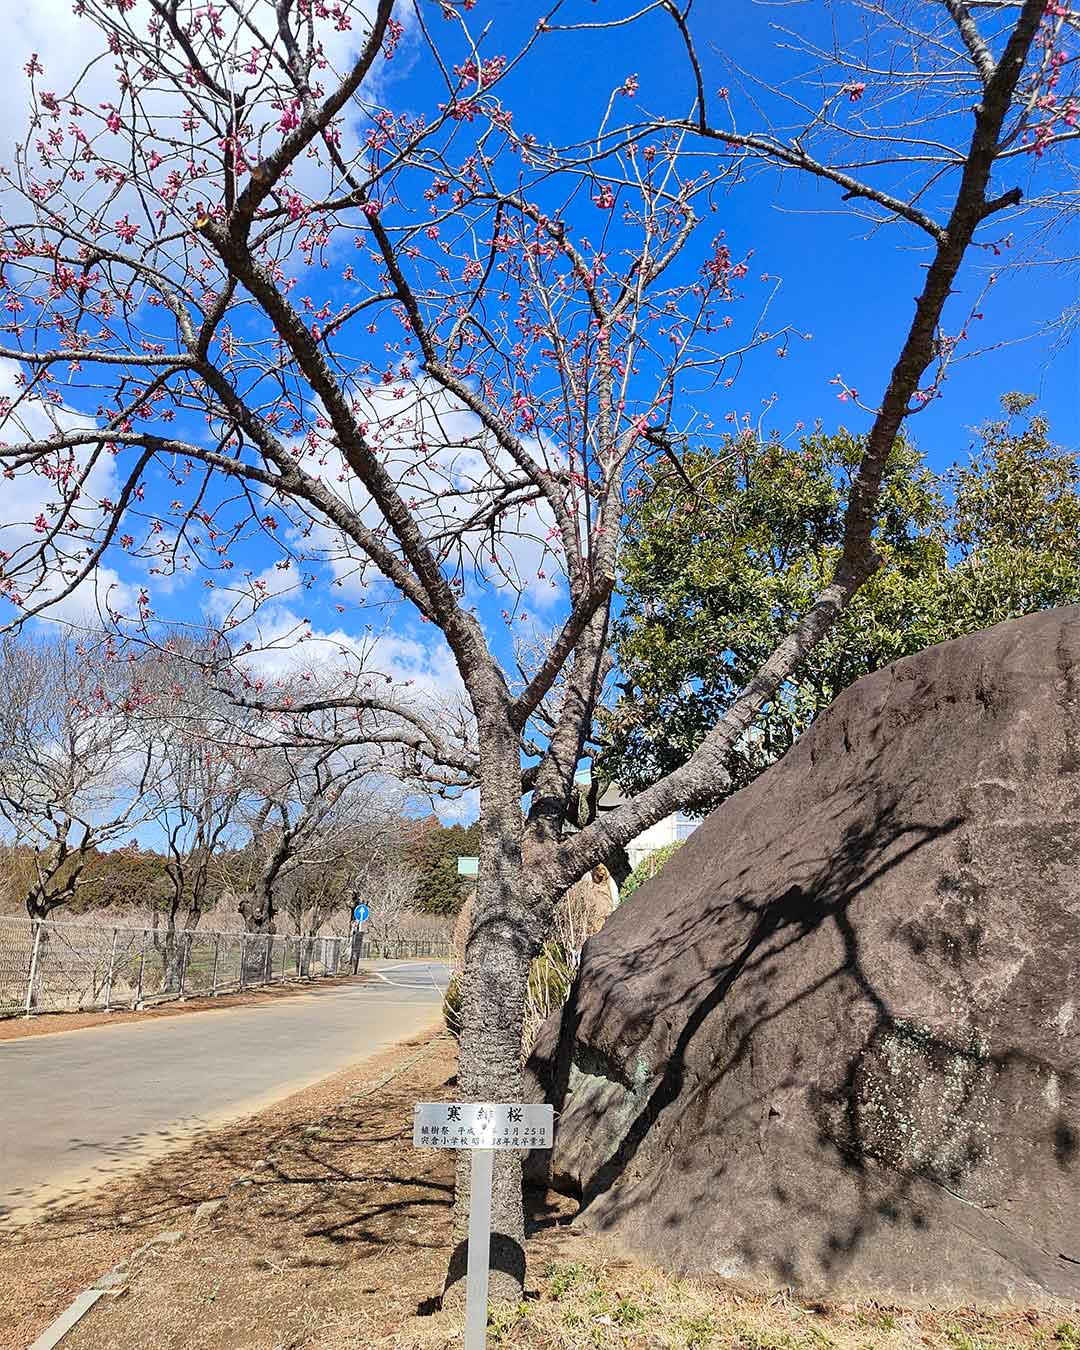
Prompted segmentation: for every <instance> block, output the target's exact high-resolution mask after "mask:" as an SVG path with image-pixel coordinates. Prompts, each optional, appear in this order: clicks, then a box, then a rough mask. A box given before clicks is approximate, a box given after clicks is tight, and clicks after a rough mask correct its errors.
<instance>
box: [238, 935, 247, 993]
mask: <svg viewBox="0 0 1080 1350" xmlns="http://www.w3.org/2000/svg"><path fill="white" fill-rule="evenodd" d="M247 936H248V935H247V934H246V933H241V934H240V988H241V989H243V987H244V967H245V965H246V964H247V963H246V962H245V960H244V956H245V952H244V943H245V942H246V941H247Z"/></svg>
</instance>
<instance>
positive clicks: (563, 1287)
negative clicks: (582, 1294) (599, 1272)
mask: <svg viewBox="0 0 1080 1350" xmlns="http://www.w3.org/2000/svg"><path fill="white" fill-rule="evenodd" d="M544 1278H545V1279H546V1280H547V1281H548V1292H549V1293H550V1294H551V1297H552V1298H562V1296H563V1294H565V1293H567V1292H568V1291H569V1290H571V1289H573V1288H575V1287H576V1286H577V1285H579V1284H581V1282H582V1280H584V1279H585V1267H584V1266H580V1265H553V1266H548V1268H547V1270H545V1271H544Z"/></svg>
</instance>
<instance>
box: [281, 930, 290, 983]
mask: <svg viewBox="0 0 1080 1350" xmlns="http://www.w3.org/2000/svg"><path fill="white" fill-rule="evenodd" d="M288 959H289V939H288V936H287V935H286V936H285V937H283V938H282V939H281V983H282V984H284V983H285V963H286V962H287V961H288Z"/></svg>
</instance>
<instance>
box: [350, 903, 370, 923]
mask: <svg viewBox="0 0 1080 1350" xmlns="http://www.w3.org/2000/svg"><path fill="white" fill-rule="evenodd" d="M370 914H371V910H370V909H368V907H367V905H357V906H356V908H355V909H354V910H353V912H352V916H353V918H354V919H355V920H356V922H357V923H366V922H367V919H368V917H369V916H370Z"/></svg>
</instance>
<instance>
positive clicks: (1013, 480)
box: [599, 394, 1080, 792]
mask: <svg viewBox="0 0 1080 1350" xmlns="http://www.w3.org/2000/svg"><path fill="white" fill-rule="evenodd" d="M1033 403H1034V400H1033V399H1032V398H1030V397H1028V396H1026V395H1020V394H1007V395H1005V397H1004V398H1003V399H1002V406H1003V416H1002V417H1001V418H999V419H998V420H995V421H992V422H989V423H988V424H986V425H985V426H984V427H983V428H982V429H981V433H980V443H979V446H978V448H977V449H976V451H975V452H974V454H973V455H972V456H971V457H970V458H969V460H968V461H967V462H965V463H962V464H957V465H956V466H954V467H953V468H952V469H951V470H949V471H948V472H946V473H944V474H942V475H936V474H934V473H932V472H931V471H930V469H929V468H928V467H927V466H926V465H925V463H924V462H923V460H922V457H921V455H920V454H919V452H918V451H917V450H916V449H915V448H914V447H913V446H912V445H911V444H910V443H908V442H906V441H903V440H898V441H897V442H896V444H895V445H894V447H893V451H892V455H891V457H890V460H889V463H888V465H887V468H886V473H885V480H884V486H883V489H882V493H881V498H880V501H879V531H878V534H877V537H876V544H877V548H878V551H879V553H880V554H881V556H882V558H883V560H884V563H885V566H884V567H883V568H882V569H881V570H879V571H878V572H877V573H876V574H875V575H874V576H873V577H872V578H871V579H870V581H869V582H868V583H867V584H866V585H865V586H864V587H863V588H862V590H861V591H860V592H859V593H858V594H857V595H856V597H855V599H854V600H853V601H852V603H851V605H850V606H849V607H848V609H847V610H846V611H845V613H844V615H843V616H842V618H841V619H840V621H839V623H838V624H837V625H836V626H835V627H834V628H833V629H832V631H831V632H830V633H829V635H828V636H827V637H826V638H825V639H824V641H822V642H821V643H820V644H819V645H818V646H817V647H815V648H814V650H813V651H812V652H811V654H810V656H809V657H808V659H807V660H806V662H805V663H804V665H803V667H802V668H801V669H800V670H799V671H797V672H796V675H795V677H794V678H793V679H792V680H790V681H789V682H788V683H787V684H786V685H785V686H784V687H783V689H782V691H781V694H780V696H779V697H778V698H777V699H776V700H774V702H773V703H771V704H770V705H768V706H767V707H766V708H764V709H763V711H762V713H761V715H760V716H759V718H758V720H757V722H756V723H755V725H754V726H753V727H752V728H751V731H750V733H749V734H748V735H747V736H745V737H744V738H743V741H742V742H741V743H740V744H739V745H738V746H737V747H736V748H735V750H734V751H733V753H732V755H731V763H730V769H731V772H732V777H733V790H734V789H735V788H738V787H742V786H745V784H747V783H748V782H750V781H751V779H752V778H754V777H755V776H756V775H757V774H758V773H759V772H760V771H761V770H762V769H763V768H764V767H765V766H766V765H768V764H770V763H772V762H773V761H774V760H776V759H778V758H779V757H780V756H781V755H782V754H783V753H784V752H785V751H786V750H788V749H789V748H790V747H791V745H792V744H793V743H794V741H795V739H796V738H797V737H798V736H799V735H800V734H801V733H802V732H803V731H804V730H805V729H806V727H807V726H808V725H809V724H810V723H811V722H812V721H813V719H814V717H816V716H817V714H818V713H819V712H821V711H822V710H823V709H824V708H826V707H828V705H829V704H830V703H831V702H832V701H833V699H835V698H836V696H837V695H838V694H839V693H840V692H841V691H842V690H843V689H845V688H847V686H848V685H850V684H851V683H853V682H854V681H855V680H857V679H858V678H859V677H860V676H862V675H865V674H868V673H869V672H870V671H873V670H878V669H880V668H881V667H882V666H884V665H887V664H888V663H889V662H891V661H894V660H896V659H897V658H899V657H902V656H907V655H910V654H911V653H913V652H917V651H921V650H923V649H924V648H926V647H929V646H932V645H934V644H935V643H938V642H944V641H946V640H948V639H949V638H954V637H959V636H960V635H962V634H964V633H970V632H974V631H976V630H978V629H980V628H986V627H989V626H990V625H991V624H995V623H999V622H1001V621H1002V620H1005V619H1010V618H1016V617H1018V616H1020V615H1023V614H1029V613H1032V612H1033V611H1035V610H1039V609H1045V608H1049V607H1051V606H1055V605H1063V604H1069V603H1073V602H1076V601H1080V467H1078V464H1077V459H1076V456H1075V454H1074V453H1072V452H1070V451H1067V450H1064V449H1062V448H1060V447H1058V446H1056V445H1054V444H1053V443H1052V441H1051V440H1050V431H1049V426H1048V424H1047V422H1046V419H1045V418H1044V417H1042V416H1041V415H1039V414H1037V413H1033V412H1032V406H1033ZM863 451H864V445H863V442H862V440H861V439H860V438H859V437H858V436H855V435H852V434H851V433H849V432H846V431H840V432H838V433H836V434H835V435H826V434H824V433H822V432H821V431H818V432H816V433H814V434H812V435H809V436H807V437H805V438H803V439H802V440H801V441H800V442H799V443H798V444H796V445H789V444H784V443H782V442H780V441H779V440H770V441H764V442H762V441H760V440H758V439H756V438H753V437H751V436H749V435H746V436H742V437H738V438H733V439H731V440H730V441H728V442H727V443H725V444H723V445H722V446H721V447H719V448H718V449H704V450H700V451H698V452H697V453H694V454H690V455H688V456H687V457H686V460H685V462H684V464H683V467H682V470H681V471H679V472H676V471H674V470H673V469H671V467H670V466H669V465H667V464H666V462H659V463H656V464H653V465H651V466H650V467H649V468H648V469H647V470H646V471H645V473H644V474H643V475H642V479H641V482H640V484H639V485H638V488H637V491H636V493H635V496H634V507H633V509H632V512H631V516H630V519H629V521H628V536H627V543H626V546H625V548H624V550H623V555H622V573H621V593H622V607H621V612H620V615H619V618H618V620H617V622H616V624H615V627H614V639H615V649H616V653H617V657H618V665H619V669H620V677H619V686H618V687H619V689H620V697H619V698H618V699H617V701H616V702H615V703H614V705H613V706H611V707H609V708H607V709H606V710H604V711H602V713H601V721H602V726H603V735H604V741H605V749H604V752H603V755H602V758H601V760H600V765H599V771H600V772H601V773H602V775H603V776H604V777H606V778H609V779H612V780H616V781H618V782H619V783H620V784H621V785H622V787H623V788H624V789H625V790H626V791H627V792H637V791H640V790H641V789H642V788H643V787H646V786H648V785H649V784H650V783H653V782H655V781H656V780H658V779H660V778H662V777H663V776H664V775H665V774H667V773H669V772H670V771H671V770H672V769H674V768H676V767H677V766H678V765H680V764H682V763H683V762H684V761H685V760H686V759H687V758H688V757H689V756H690V754H691V753H692V752H693V751H694V749H695V748H696V746H697V745H698V744H699V743H700V741H701V740H702V738H703V737H704V735H705V733H706V731H707V730H708V729H709V728H710V727H711V726H713V725H715V723H716V721H717V720H718V719H719V717H720V716H721V715H722V714H723V712H724V710H725V709H726V708H727V707H728V705H729V704H730V703H731V702H732V700H733V699H734V698H735V696H736V694H737V693H738V691H739V690H740V689H741V688H742V687H743V686H744V685H745V684H746V682H747V680H748V679H749V678H750V676H751V675H752V674H753V672H754V671H755V670H756V669H757V668H758V666H759V665H760V664H761V663H762V662H763V661H764V660H765V659H766V658H767V657H768V655H769V653H770V652H771V651H773V650H774V648H775V646H776V644H777V642H778V641H779V639H780V637H781V636H782V635H783V634H784V633H785V632H787V631H789V630H790V628H791V625H792V623H793V622H794V620H795V618H796V617H797V616H798V615H800V614H801V613H803V612H805V610H806V609H807V608H808V607H809V605H810V604H811V603H812V600H813V597H814V596H815V595H816V594H817V593H818V592H819V591H820V590H821V588H822V586H823V585H824V584H825V582H826V580H827V578H828V577H829V576H830V575H831V574H832V569H833V566H834V564H835V560H836V557H837V555H838V552H839V549H840V545H841V538H842V528H843V518H844V511H845V509H846V506H847V498H848V493H849V490H850V485H851V482H852V480H853V478H854V475H855V473H856V471H857V469H858V466H859V463H860V461H861V459H862V455H863Z"/></svg>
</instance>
